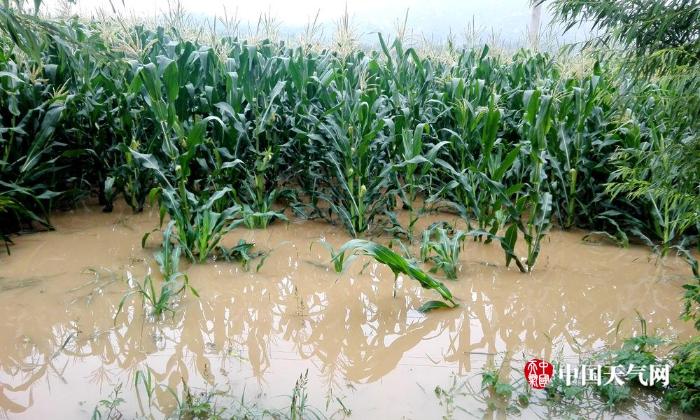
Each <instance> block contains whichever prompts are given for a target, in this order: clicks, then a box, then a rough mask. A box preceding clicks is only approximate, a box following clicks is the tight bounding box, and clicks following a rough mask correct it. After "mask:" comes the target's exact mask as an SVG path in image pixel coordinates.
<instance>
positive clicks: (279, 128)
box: [0, 0, 700, 413]
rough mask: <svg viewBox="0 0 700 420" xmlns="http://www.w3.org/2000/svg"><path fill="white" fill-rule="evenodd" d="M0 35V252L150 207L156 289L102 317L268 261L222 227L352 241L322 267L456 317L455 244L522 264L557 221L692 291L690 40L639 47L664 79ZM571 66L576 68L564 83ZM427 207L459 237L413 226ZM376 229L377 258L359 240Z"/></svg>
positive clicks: (693, 70) (272, 46)
mask: <svg viewBox="0 0 700 420" xmlns="http://www.w3.org/2000/svg"><path fill="white" fill-rule="evenodd" d="M40 3H41V2H37V8H38V5H39V4H40ZM554 3H555V7H560V9H559V10H560V14H561V15H563V16H569V14H574V15H576V14H577V13H580V10H579V9H575V8H574V9H567V7H569V6H568V4H569V2H566V1H564V0H562V1H555V2H554ZM603 3H605V2H603ZM607 3H611V2H607ZM607 3H606V4H607ZM612 3H614V2H612ZM572 7H573V6H572ZM611 7H612V6H611ZM692 10H693V13H695V15H693V16H696V17H697V16H700V11H699V10H700V7H695V8H694V9H692ZM591 13H592V12H591ZM601 13H603V12H601ZM606 13H608V12H606ZM589 17H590V16H589ZM595 17H596V16H593V18H595ZM0 22H1V23H0V26H1V29H0V235H1V239H2V242H3V244H4V249H5V251H6V254H7V255H3V256H2V257H0V261H1V260H2V259H10V258H12V256H11V253H12V245H13V238H16V235H18V234H24V233H29V232H33V231H40V230H52V229H53V226H52V222H51V215H52V214H54V215H55V214H56V213H58V212H61V211H63V210H67V209H71V208H75V207H76V206H78V205H80V204H81V203H86V202H93V203H94V202H98V203H99V205H100V206H101V208H102V209H103V211H104V212H111V211H112V210H113V209H114V208H115V207H117V206H124V205H126V206H128V207H130V208H131V210H133V212H134V213H139V212H142V211H144V209H148V208H153V209H157V211H158V214H159V216H160V224H159V226H157V227H156V228H155V229H154V230H153V231H148V232H143V234H144V236H143V240H142V243H141V246H142V247H146V246H147V244H148V243H152V242H156V241H157V242H158V243H157V246H158V247H159V248H158V252H157V253H156V254H155V260H156V262H157V264H158V265H159V266H160V271H161V274H162V277H163V281H160V280H159V278H157V276H155V275H154V276H151V275H150V274H149V275H148V276H146V278H145V280H144V281H143V282H141V283H139V282H136V287H135V288H132V290H131V291H130V292H129V293H127V294H126V295H125V296H124V298H123V299H122V300H121V303H120V304H119V307H118V310H117V311H116V314H115V315H114V316H115V322H116V319H117V317H119V316H121V315H120V313H121V312H122V309H123V307H124V305H125V303H126V302H129V299H130V298H133V297H134V296H136V297H141V298H142V299H143V302H144V306H145V307H148V308H150V310H151V311H150V313H151V314H152V315H153V316H157V317H160V316H162V315H163V314H166V313H174V309H173V307H172V306H171V300H172V299H175V298H176V296H177V295H180V294H182V293H186V292H188V291H189V292H191V293H192V294H193V295H195V296H196V297H198V296H199V295H198V292H197V290H196V287H197V283H196V281H195V280H194V279H192V280H191V279H190V278H189V277H188V275H187V274H186V273H185V272H184V270H183V271H182V272H181V270H180V268H179V263H180V259H181V257H182V258H183V259H185V260H187V261H189V262H190V263H192V264H206V263H207V262H210V261H212V260H217V259H222V260H225V261H239V262H243V264H244V265H245V267H246V268H248V265H249V263H250V262H252V261H253V260H255V259H259V258H262V261H260V263H259V264H258V266H257V268H258V269H259V268H260V267H261V265H262V263H263V261H264V258H265V253H264V252H258V251H256V250H254V244H252V243H247V242H245V241H243V240H241V241H240V242H239V243H238V245H237V246H234V247H227V246H225V245H224V238H225V237H226V235H227V234H229V233H231V232H234V231H236V230H239V229H266V228H268V226H270V225H271V224H283V223H290V222H294V221H299V220H317V221H323V222H327V223H328V224H332V225H336V226H338V227H340V228H342V229H344V230H345V231H346V232H347V234H348V235H349V236H351V237H352V238H353V239H352V240H350V241H349V242H347V243H346V244H345V245H343V246H342V247H341V248H339V250H338V251H336V250H334V249H333V248H332V247H331V246H330V245H328V244H326V243H324V244H323V245H324V246H326V247H327V248H328V249H329V250H330V254H331V263H332V264H334V268H335V270H336V271H338V272H341V271H343V269H344V268H345V267H346V265H347V263H348V262H349V261H351V260H352V259H353V258H355V256H356V255H357V254H360V255H365V256H370V257H372V258H374V259H375V260H376V261H377V262H379V263H381V264H384V265H386V266H388V267H389V268H391V270H392V272H393V273H394V275H395V276H396V279H398V276H399V275H400V274H401V275H406V276H408V277H410V278H412V279H413V280H416V281H418V282H419V283H420V286H422V287H423V288H426V289H430V290H432V291H433V292H436V293H437V294H438V295H439V297H440V298H441V299H442V300H432V301H428V302H426V303H425V304H424V305H423V306H421V308H420V310H421V311H425V312H427V311H430V310H434V309H438V310H449V309H447V308H455V307H457V306H459V305H460V303H458V299H457V298H456V297H455V296H453V294H452V293H451V292H450V290H449V289H448V288H447V286H446V285H445V284H443V283H442V282H440V281H438V280H437V279H436V278H434V277H433V276H436V277H444V278H447V279H449V280H456V279H457V278H458V277H459V275H458V272H459V269H458V267H459V259H460V253H461V252H462V251H463V250H464V243H465V242H466V241H472V242H477V243H483V245H484V246H486V245H488V244H494V245H496V246H497V247H498V250H499V252H501V251H502V255H503V257H502V264H503V265H504V266H506V267H512V268H513V269H514V270H517V271H519V272H522V273H530V272H532V271H537V270H538V264H537V263H538V259H539V257H540V256H541V253H542V247H543V244H545V243H546V241H547V236H548V233H549V232H551V231H552V229H558V230H572V231H578V230H581V231H582V233H581V236H582V237H584V238H586V239H591V238H595V239H596V240H600V241H606V242H610V243H613V244H615V245H617V246H620V247H628V246H630V245H633V244H636V245H638V244H642V245H645V246H648V247H649V248H650V249H651V250H653V252H654V253H655V254H657V255H658V256H659V257H660V258H662V257H666V256H669V255H673V254H678V255H680V256H682V257H683V258H685V259H686V260H687V262H688V263H689V264H690V267H691V270H692V271H693V280H697V279H698V278H700V274H698V263H697V261H696V257H695V256H696V255H697V253H696V252H695V250H694V248H696V247H698V249H700V244H699V242H698V237H699V231H700V137H698V132H699V131H700V82H699V81H700V76H698V74H697V67H696V66H698V63H699V62H700V60H698V58H697V57H698V55H697V54H698V50H697V49H695V50H694V49H684V48H685V47H683V45H686V44H688V43H690V44H692V45H695V44H697V33H695V35H694V37H695V38H692V37H691V38H692V39H691V41H693V40H694V41H693V42H694V43H695V44H693V42H690V41H687V40H686V41H687V42H686V41H683V42H686V44H683V43H682V42H680V41H679V45H681V47H678V49H675V50H673V51H671V52H669V51H664V52H662V53H659V52H658V50H648V51H647V50H645V49H643V48H641V47H640V48H641V49H639V50H638V51H637V54H647V53H649V54H651V55H652V57H653V59H655V60H658V59H659V57H660V56H661V59H662V61H663V60H665V61H663V63H665V65H668V63H669V62H670V61H673V66H674V67H673V68H674V72H675V73H672V74H671V75H670V76H669V73H668V71H667V70H663V71H662V70H660V69H659V67H658V62H657V64H653V63H652V64H650V61H646V62H643V63H642V62H632V61H628V60H627V59H626V58H624V57H619V56H617V57H616V56H615V55H614V54H610V53H609V52H607V53H606V52H602V51H599V50H597V49H596V48H595V47H591V48H588V47H584V48H582V49H575V50H569V51H565V52H563V53H561V54H555V53H547V52H538V51H532V50H525V49H523V50H518V51H515V52H513V53H512V54H504V53H502V52H501V53H495V52H493V51H492V50H491V49H490V48H489V46H483V47H479V48H457V47H456V46H455V45H452V44H449V45H447V46H445V47H444V51H442V52H441V53H440V54H427V53H425V52H423V51H421V50H420V49H418V48H416V47H414V46H411V45H409V43H407V42H404V40H403V37H401V36H396V37H394V36H386V35H383V34H377V38H376V48H360V47H358V46H355V47H353V48H341V47H340V46H337V47H335V46H326V47H323V46H318V45H310V44H309V45H307V44H303V43H300V44H292V43H288V42H283V41H279V40H271V39H260V40H245V39H241V38H238V37H236V36H223V35H222V36H220V37H218V38H216V39H214V40H212V42H210V43H206V42H204V41H203V40H202V39H201V38H197V39H192V38H190V37H188V36H185V35H184V34H183V33H182V32H181V31H179V30H178V29H177V28H175V27H150V26H148V25H124V24H123V23H122V24H121V26H119V27H118V28H117V30H114V31H108V30H107V29H106V27H105V26H104V25H101V24H99V23H97V22H94V21H85V20H82V19H79V18H70V19H64V20H57V19H48V18H43V17H40V16H38V15H37V14H36V13H34V14H31V13H23V12H22V11H21V10H18V9H17V8H13V7H11V6H10V4H9V3H8V2H7V1H6V2H5V3H4V5H3V7H0ZM683 22H685V23H683ZM683 22H681V23H679V24H689V23H688V22H691V23H692V19H690V20H688V21H687V22H686V21H683ZM120 23H121V21H120ZM647 29H648V28H647ZM654 30H655V29H654ZM642 35H643V34H642ZM642 35H640V33H624V34H622V35H619V34H618V35H616V36H617V38H611V39H610V40H611V42H622V43H623V44H624V42H625V41H624V38H623V37H625V36H629V37H631V38H634V39H635V40H636V41H635V42H638V43H640V42H641V41H639V40H640V39H642V38H644V37H643V36H642ZM669 42H670V41H669ZM674 48H675V47H674ZM576 55H580V56H583V55H585V56H586V57H590V65H583V66H581V68H579V69H577V70H576V71H573V70H572V69H571V68H569V66H571V60H572V57H575V56H576ZM582 61H583V60H582ZM669 66H670V65H669ZM657 70H658V71H657ZM640 75H644V77H641V76H640ZM428 214H431V215H436V214H437V215H449V216H450V217H454V218H458V219H459V220H460V223H461V224H462V225H463V226H466V230H456V227H453V226H451V225H449V224H448V223H446V222H440V223H434V224H433V225H431V226H430V228H428V229H426V230H423V231H418V229H417V226H418V221H419V220H420V219H421V218H422V217H424V216H426V215H428ZM444 219H445V220H446V219H447V216H444ZM153 233H157V235H153V236H151V235H152V234H153ZM584 235H585V236H584ZM387 237H388V238H390V239H389V240H391V246H390V247H386V246H384V245H380V244H378V243H375V242H372V240H373V239H374V240H377V241H380V240H382V238H383V239H387ZM156 238H158V239H157V240H156ZM378 238H379V239H378ZM385 242H386V241H385ZM396 243H398V244H400V245H399V246H400V250H401V251H402V252H401V253H399V252H398V250H396V249H395V247H394V245H395V244H396ZM414 245H417V246H418V247H419V249H420V258H415V257H413V256H412V255H411V252H410V250H409V248H411V246H414ZM346 253H347V255H346ZM421 265H426V266H427V267H426V269H425V270H423V269H421V268H420V267H421ZM396 279H395V281H396ZM394 287H395V288H394V297H395V296H396V285H395V286H394ZM504 287H508V286H507V285H504ZM685 289H686V292H685V295H684V304H685V308H684V310H683V316H684V317H685V319H688V320H693V321H695V322H696V324H695V325H696V328H700V321H698V309H697V308H698V304H699V303H700V286H698V285H696V284H695V283H693V284H687V285H686V286H685ZM689 348H690V347H689ZM688 351H691V350H688ZM692 351H695V350H692ZM686 356H687V355H686ZM684 357H685V356H684ZM690 357H691V356H687V357H686V358H690ZM692 357H697V355H695V356H692ZM696 373H697V371H696ZM141 375H144V374H143V373H141ZM691 377H692V375H691ZM138 378H139V377H137V383H138ZM141 380H142V381H143V382H144V384H145V382H146V379H145V375H144V376H141ZM494 380H496V379H494ZM691 388H692V387H691ZM494 389H495V388H494ZM695 389H696V388H695ZM295 392H297V390H296V389H295ZM694 392H697V391H694ZM295 395H296V394H295ZM694 395H696V397H697V396H698V395H700V394H694ZM297 397H298V396H297ZM696 397H693V398H696ZM681 399H682V400H683V399H685V400H688V398H686V396H684V397H682V398H681ZM695 401H696V402H695V403H691V406H690V408H691V409H693V407H700V402H697V400H695ZM341 404H342V403H341ZM692 404H696V405H692ZM292 413H295V411H294V409H292Z"/></svg>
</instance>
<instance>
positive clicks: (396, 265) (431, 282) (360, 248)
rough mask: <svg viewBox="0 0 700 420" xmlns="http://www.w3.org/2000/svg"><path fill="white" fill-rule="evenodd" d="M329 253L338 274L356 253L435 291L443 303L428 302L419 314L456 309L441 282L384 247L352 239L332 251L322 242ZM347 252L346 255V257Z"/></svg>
mask: <svg viewBox="0 0 700 420" xmlns="http://www.w3.org/2000/svg"><path fill="white" fill-rule="evenodd" d="M322 244H324V245H325V246H326V247H327V248H328V249H329V250H330V251H331V256H332V258H331V262H332V263H333V267H334V268H335V271H336V272H338V273H340V272H342V271H343V270H345V268H346V267H347V266H348V265H349V264H350V263H351V262H352V260H353V259H355V257H356V255H357V254H358V253H360V254H362V255H369V256H371V257H372V258H374V259H375V260H376V261H377V262H378V263H380V264H384V265H386V266H388V267H389V268H390V269H391V271H392V272H393V273H394V276H396V277H398V275H399V274H406V275H408V276H409V277H411V278H412V279H414V280H416V281H418V282H419V283H420V285H421V287H423V288H425V289H431V290H435V291H436V292H437V293H439V294H440V296H441V297H442V299H443V300H444V301H429V302H426V303H425V304H423V305H422V306H421V307H420V309H419V310H420V311H421V312H428V311H430V310H433V309H437V308H446V307H450V306H452V307H456V306H457V303H456V302H455V300H454V296H452V293H451V292H450V290H449V289H448V288H447V287H445V285H444V284H442V283H441V282H439V281H437V280H435V279H433V278H432V277H430V275H428V274H426V273H425V272H424V271H423V270H421V269H420V268H418V267H416V266H415V265H413V264H412V263H410V262H409V261H407V260H406V259H405V258H403V257H401V256H400V255H399V254H397V253H395V252H394V251H392V250H390V249H389V248H387V247H385V246H384V245H380V244H377V243H374V242H371V241H367V240H364V239H353V240H350V241H348V242H346V243H345V244H343V246H341V247H340V248H338V250H337V251H334V250H333V248H331V247H330V245H328V244H327V243H325V242H322ZM346 252H347V255H346Z"/></svg>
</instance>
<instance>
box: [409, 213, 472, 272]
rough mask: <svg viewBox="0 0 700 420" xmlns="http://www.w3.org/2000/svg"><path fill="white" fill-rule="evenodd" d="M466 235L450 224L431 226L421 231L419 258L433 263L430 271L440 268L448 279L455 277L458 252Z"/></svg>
mask: <svg viewBox="0 0 700 420" xmlns="http://www.w3.org/2000/svg"><path fill="white" fill-rule="evenodd" d="M466 237H467V234H466V232H463V231H461V230H458V231H456V232H455V231H454V230H453V229H452V227H451V226H439V225H437V226H431V227H430V228H428V229H426V230H424V231H423V238H422V240H421V246H420V258H421V260H422V261H423V262H431V263H432V264H433V267H432V268H431V269H430V272H431V273H435V272H437V271H438V270H442V272H444V273H445V276H446V277H447V278H448V279H452V280H454V279H456V278H457V268H458V265H459V253H460V251H461V250H462V247H463V246H464V240H465V239H466Z"/></svg>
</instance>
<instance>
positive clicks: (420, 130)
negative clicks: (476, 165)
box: [394, 124, 448, 239]
mask: <svg viewBox="0 0 700 420" xmlns="http://www.w3.org/2000/svg"><path fill="white" fill-rule="evenodd" d="M429 130H430V126H429V125H427V124H418V125H417V126H416V128H415V129H414V130H413V131H412V132H411V130H409V129H406V128H404V129H403V132H402V135H401V139H402V141H401V148H400V152H399V159H400V163H398V164H396V165H394V170H395V171H396V172H398V173H399V174H400V175H401V177H402V179H403V185H402V187H401V188H400V190H399V191H400V197H401V201H402V202H403V203H404V206H405V207H406V208H408V227H407V233H408V237H409V239H412V238H413V230H414V226H415V224H416V222H417V221H418V216H419V212H416V211H415V209H414V206H415V205H416V203H417V199H418V195H419V194H420V193H422V192H426V189H427V186H428V185H429V182H428V179H427V177H428V175H429V173H430V169H431V168H432V166H433V165H434V163H435V159H436V156H437V154H438V152H439V151H440V148H442V147H443V146H445V145H446V144H447V143H448V142H446V141H442V142H440V143H437V144H436V145H434V146H432V147H431V148H430V149H429V150H427V151H424V144H423V136H424V135H425V134H428V132H429ZM424 153H425V154H424Z"/></svg>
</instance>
